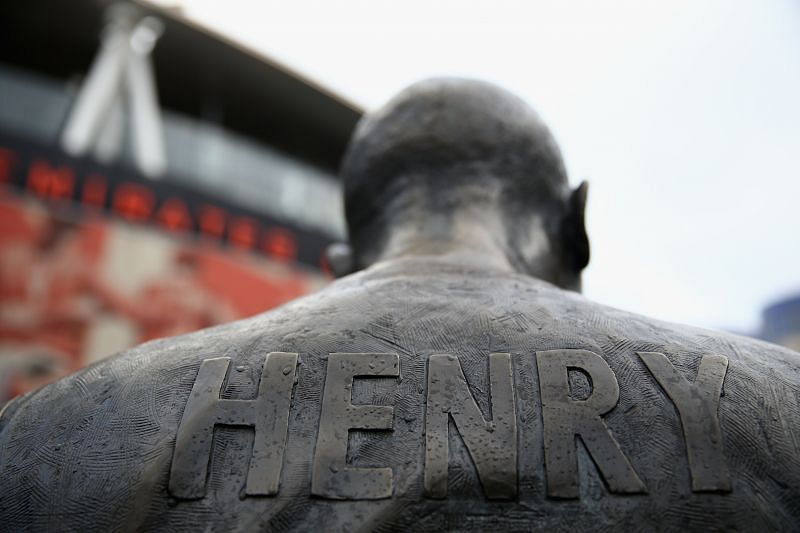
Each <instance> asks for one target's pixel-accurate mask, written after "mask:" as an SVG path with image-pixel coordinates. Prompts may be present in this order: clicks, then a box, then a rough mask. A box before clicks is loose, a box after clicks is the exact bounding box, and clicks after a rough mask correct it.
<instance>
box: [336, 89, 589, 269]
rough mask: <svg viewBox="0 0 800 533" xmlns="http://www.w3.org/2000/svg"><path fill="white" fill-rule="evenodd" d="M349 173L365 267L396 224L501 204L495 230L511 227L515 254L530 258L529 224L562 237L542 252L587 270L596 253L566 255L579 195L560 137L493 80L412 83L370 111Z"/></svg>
mask: <svg viewBox="0 0 800 533" xmlns="http://www.w3.org/2000/svg"><path fill="white" fill-rule="evenodd" d="M341 174H342V178H343V181H344V188H345V208H346V217H347V223H348V228H349V232H350V239H351V244H352V246H353V251H354V252H355V256H356V259H357V263H358V266H361V267H363V266H366V264H368V263H369V262H370V260H369V258H370V257H373V256H375V255H379V254H380V248H381V247H382V246H384V245H385V244H386V242H387V240H388V238H389V236H390V235H391V232H392V231H393V228H395V227H396V226H398V225H400V224H407V223H408V220H409V217H417V218H419V217H420V216H421V214H424V213H437V214H438V215H443V216H444V217H445V218H447V217H449V218H451V219H453V218H456V217H458V216H462V215H463V214H464V213H465V212H469V211H470V210H471V209H480V210H483V212H486V210H493V211H494V212H496V213H497V215H498V220H500V221H501V223H502V224H501V226H502V227H500V228H499V230H496V231H502V232H503V233H504V235H503V238H504V240H505V241H506V245H507V250H506V251H507V253H508V254H509V255H510V256H512V257H510V258H511V259H512V260H513V262H515V263H524V262H525V261H526V259H525V258H524V257H522V256H524V255H525V250H522V249H519V248H520V247H524V246H525V242H524V241H525V240H526V239H525V234H526V233H529V231H528V228H525V227H524V226H525V224H533V225H535V226H537V227H538V228H539V229H540V231H545V232H546V233H548V238H549V239H550V240H551V241H553V242H549V243H547V244H548V245H547V246H544V247H543V246H539V248H546V249H547V255H549V256H550V257H549V258H542V257H538V258H537V259H536V261H539V262H541V261H543V260H545V261H548V262H550V263H565V265H567V266H568V269H570V270H573V271H574V270H576V269H577V271H578V272H579V271H580V269H581V268H583V266H585V262H586V260H588V244H587V245H586V250H585V253H583V255H585V256H586V257H585V258H584V257H575V254H574V253H572V257H566V256H569V255H570V252H569V251H568V250H567V249H566V247H565V246H564V245H565V244H568V243H565V242H561V241H563V240H564V239H563V238H562V237H563V235H558V234H559V233H563V231H562V230H564V229H565V228H564V225H565V224H566V223H568V222H569V220H568V219H569V218H570V215H571V211H574V209H572V206H571V204H572V203H574V200H575V199H574V198H573V197H574V196H575V195H574V194H572V191H571V190H570V188H569V186H568V183H567V176H566V171H565V169H564V164H563V161H562V158H561V153H560V150H559V148H558V145H557V144H556V142H555V140H554V139H553V136H552V135H551V133H550V131H549V129H548V128H547V126H546V125H545V124H544V123H543V122H542V121H541V119H540V118H539V116H538V115H537V114H536V113H535V112H534V111H533V109H531V108H530V107H529V106H528V105H527V104H526V103H525V102H523V101H522V100H521V99H519V98H517V97H516V96H514V95H513V94H511V93H509V92H508V91H505V90H504V89H501V88H499V87H497V86H494V85H491V84H489V83H485V82H480V81H475V80H465V79H451V78H447V79H432V80H427V81H423V82H420V83H417V84H415V85H412V86H411V87H409V88H408V89H406V90H404V91H403V92H401V93H400V94H399V95H397V96H396V97H395V98H394V99H392V100H391V101H390V102H389V103H388V104H386V105H385V106H384V107H383V108H381V109H379V110H378V111H376V112H374V113H371V114H368V115H366V116H365V117H364V118H363V119H362V120H361V122H360V123H359V125H358V127H357V129H356V132H355V134H354V135H353V138H352V140H351V142H350V145H349V147H348V150H347V153H346V155H345V158H344V161H343V165H342V170H341ZM584 193H585V191H583V192H581V194H579V196H584ZM577 200H580V198H578V199H577ZM579 207H580V210H581V213H580V221H572V222H580V225H581V231H580V232H579V233H582V232H583V230H582V224H583V219H582V215H583V213H582V207H583V206H582V205H581V206H579ZM573 214H574V213H573ZM573 218H574V217H573ZM420 230H421V231H424V228H420ZM583 235H584V237H585V233H583ZM536 238H537V239H539V240H541V239H542V238H543V236H542V235H537V236H536ZM528 240H529V239H528ZM528 244H530V243H528ZM540 244H541V243H540ZM552 245H555V246H552ZM574 251H575V250H573V252H574ZM542 252H543V250H541V249H540V250H538V251H537V252H536V253H537V254H538V255H541V253H542ZM578 255H581V254H580V253H579V254H578ZM580 263H583V264H582V265H581V264H580ZM562 266H563V265H559V268H561V267H562ZM516 267H517V268H518V269H525V270H526V271H528V272H529V273H534V274H536V273H535V272H531V271H530V269H529V268H525V267H523V266H522V265H521V264H520V265H516ZM550 270H552V268H550Z"/></svg>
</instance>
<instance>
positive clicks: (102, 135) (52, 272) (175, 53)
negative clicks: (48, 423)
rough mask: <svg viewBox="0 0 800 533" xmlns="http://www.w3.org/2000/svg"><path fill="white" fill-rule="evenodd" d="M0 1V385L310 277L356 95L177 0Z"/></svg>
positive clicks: (208, 319) (223, 314)
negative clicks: (264, 53) (156, 0)
mask: <svg viewBox="0 0 800 533" xmlns="http://www.w3.org/2000/svg"><path fill="white" fill-rule="evenodd" d="M0 20H1V21H0V404H2V402H3V401H4V400H6V399H8V398H10V397H13V396H15V395H16V394H19V393H22V392H25V391H27V390H30V389H31V388H33V387H35V386H38V385H39V384H42V383H44V382H47V381H50V380H52V379H54V378H55V377H58V376H60V375H63V374H65V373H68V372H70V371H72V370H74V369H76V368H78V367H80V366H83V365H85V364H88V363H90V362H92V361H94V360H97V359H99V358H102V357H105V356H107V355H109V354H112V353H115V352H117V351H119V350H123V349H125V348H128V347H130V346H133V345H135V344H138V343H140V342H143V341H146V340H149V339H153V338H157V337H162V336H166V335H174V334H179V333H183V332H187V331H191V330H194V329H198V328H201V327H206V326H210V325H213V324H217V323H221V322H226V321H230V320H233V319H236V318H239V317H244V316H248V315H252V314H255V313H258V312H261V311H263V310H266V309H269V308H271V307H274V306H276V305H279V304H281V303H283V302H285V301H287V300H290V299H292V298H295V297H297V296H300V295H302V294H304V293H306V292H308V291H311V290H313V289H315V288H317V287H319V286H321V285H322V284H324V283H325V281H326V278H327V274H326V273H325V265H324V263H323V253H324V249H325V248H326V246H327V245H328V244H329V243H331V242H333V241H335V240H338V239H341V238H342V237H343V235H344V223H343V217H342V210H341V194H340V186H339V183H338V181H337V179H336V177H335V173H336V168H337V166H338V163H339V159H340V157H341V154H342V152H343V150H344V147H345V144H346V142H347V139H348V137H349V135H350V132H351V130H352V128H353V127H354V125H355V123H356V121H357V120H358V118H359V117H360V115H361V111H360V110H359V109H358V108H357V107H356V106H354V105H352V104H350V103H348V102H346V101H344V100H343V99H341V98H339V97H337V96H335V95H333V94H330V93H329V92H327V91H325V90H324V89H322V88H320V87H318V86H315V85H314V84H313V83H311V82H309V81H308V80H304V79H303V78H302V77H300V76H298V75H296V74H293V73H292V72H291V71H289V70H287V69H286V68H284V67H281V66H279V65H277V64H276V63H274V62H272V61H270V60H269V59H267V58H264V57H260V56H258V55H257V54H254V53H252V52H251V51H248V50H246V49H243V48H241V47H238V46H236V45H234V44H232V43H231V42H229V41H227V40H226V39H225V38H223V37H221V36H218V35H214V34H212V33H210V32H208V31H206V30H204V29H201V28H198V27H195V26H193V25H191V24H189V23H187V22H186V21H184V20H182V19H181V17H180V15H179V14H177V13H170V12H162V11H158V12H154V11H152V10H151V9H150V8H148V7H146V6H143V5H138V4H134V3H130V4H123V5H120V4H114V5H112V3H111V2H108V1H101V0H71V1H69V2H61V1H58V0H50V1H44V0H31V1H26V2H15V3H14V4H13V5H9V6H6V8H5V9H4V14H3V17H2V19H0Z"/></svg>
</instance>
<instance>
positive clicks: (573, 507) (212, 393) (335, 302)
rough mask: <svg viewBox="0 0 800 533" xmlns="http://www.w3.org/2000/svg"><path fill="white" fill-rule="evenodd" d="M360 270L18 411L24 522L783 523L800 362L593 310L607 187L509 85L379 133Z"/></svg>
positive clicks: (386, 119) (439, 98) (421, 98)
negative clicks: (578, 181) (577, 182)
mask: <svg viewBox="0 0 800 533" xmlns="http://www.w3.org/2000/svg"><path fill="white" fill-rule="evenodd" d="M342 178H343V181H344V186H345V195H346V198H345V200H346V216H347V222H348V226H349V231H350V233H349V238H350V242H349V244H348V245H347V246H340V247H339V248H338V249H336V250H334V253H332V254H331V262H332V265H333V266H334V268H335V270H337V271H338V273H339V274H341V275H342V276H343V277H341V279H339V280H338V281H336V282H334V283H332V284H331V285H329V286H328V287H327V288H325V289H324V290H321V291H319V292H318V293H316V294H313V295H311V296H308V297H305V298H302V299H299V300H296V301H294V302H292V303H290V304H288V305H285V306H283V307H281V308H279V309H276V310H274V311H270V312H268V313H265V314H262V315H259V316H256V317H253V318H250V319H247V320H242V321H239V322H235V323H232V324H228V325H225V326H221V327H216V328H212V329H209V330H205V331H200V332H197V333H194V334H190V335H185V336H182V337H176V338H170V339H164V340H158V341H154V342H150V343H147V344H144V345H142V346H139V347H138V348H135V349H132V350H130V351H127V352H125V353H122V354H119V355H116V356H114V357H111V358H109V359H107V360H105V361H103V362H101V363H98V364H95V365H92V366H90V367H88V368H86V369H84V370H82V371H80V372H78V373H76V374H74V375H72V376H70V377H67V378H65V379H63V380H61V381H59V382H57V383H55V384H52V385H49V386H47V387H45V388H43V389H40V390H39V391H37V392H34V393H32V394H29V395H26V396H25V397H22V398H20V399H18V400H16V401H14V402H12V403H11V404H10V405H9V406H8V407H7V408H6V409H5V412H4V413H2V416H0V480H1V481H0V528H2V529H4V530H21V529H31V530H45V529H54V530H70V531H71V530H76V531H77V530H89V529H91V530H98V531H108V530H141V529H145V530H150V529H156V530H158V529H163V530H168V531H184V530H185V531H200V530H202V531H206V530H219V531H230V530H246V531H254V530H265V531H283V530H301V531H307V530H326V531H327V530H330V531H338V530H346V531H350V530H362V529H363V530H373V529H374V530H392V529H399V530H420V531H425V530H435V531H439V530H446V529H454V530H459V531H463V530H480V531H486V530H490V529H491V530H496V531H505V530H523V529H524V530H531V529H533V530H565V529H569V530H597V529H614V530H618V531H628V530H654V529H658V530H661V529H670V530H672V529H675V530H677V529H687V528H689V529H744V530H753V531H758V530H787V529H795V528H797V527H798V524H800V489H799V488H798V487H800V461H798V457H800V356H798V354H797V353H795V352H792V351H789V350H786V349H782V348H779V347H777V346H773V345H770V344H766V343H763V342H759V341H755V340H752V339H747V338H743V337H738V336H735V335H728V334H724V333H718V332H712V331H706V330H700V329H695V328H690V327H685V326H679V325H675V324H668V323H664V322H659V321H656V320H651V319H648V318H645V317H641V316H637V315H633V314H630V313H626V312H624V311H618V310H616V309H611V308H608V307H604V306H602V305H598V304H596V303H593V302H591V301H588V300H586V299H585V298H583V297H581V296H580V295H579V294H578V293H577V291H579V290H580V276H581V271H582V269H583V268H584V267H585V266H586V264H587V262H588V260H589V244H588V239H587V237H586V232H585V230H584V216H583V213H584V205H585V203H586V187H585V185H581V186H580V187H578V188H577V189H575V190H571V189H570V187H569V186H568V184H567V178H566V173H565V170H564V165H563V163H562V160H561V156H560V154H559V150H558V147H557V146H556V143H555V142H554V140H553V138H552V136H551V135H550V133H549V132H548V130H547V128H546V127H545V125H544V124H543V123H542V122H541V120H540V119H539V118H538V117H537V115H536V114H535V113H534V112H533V111H532V110H531V109H530V108H529V107H528V106H527V105H525V104H524V103H523V102H522V101H520V100H519V99H518V98H516V97H514V96H512V95H510V94H508V93H507V92H505V91H503V90H501V89H498V88H497V87H494V86H492V85H489V84H486V83H481V82H475V81H466V80H456V79H442V80H432V81H427V82H423V83H420V84H417V85H414V86H412V87H411V88H409V89H407V90H406V91H404V92H403V93H401V94H400V95H399V96H398V97H396V98H395V99H394V100H393V101H391V102H390V103H389V104H388V105H387V106H385V107H384V108H383V109H381V110H379V111H377V112H375V113H372V114H370V115H367V116H366V117H365V118H364V119H363V120H362V122H361V123H360V125H359V127H358V129H357V131H356V133H355V135H354V137H353V140H352V142H351V145H350V147H349V150H348V152H347V154H346V157H345V160H344V164H343V168H342Z"/></svg>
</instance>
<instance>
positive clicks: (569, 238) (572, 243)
mask: <svg viewBox="0 0 800 533" xmlns="http://www.w3.org/2000/svg"><path fill="white" fill-rule="evenodd" d="M588 193H589V184H588V183H587V182H585V181H583V182H581V184H580V185H578V188H577V189H575V190H574V191H572V194H571V195H570V197H569V203H568V205H567V214H566V217H565V218H564V225H563V237H564V245H565V250H566V259H567V262H568V264H569V266H570V267H572V268H574V269H575V270H576V271H578V272H580V271H581V270H583V269H584V268H586V265H588V264H589V236H588V235H586V216H585V213H586V197H587V195H588Z"/></svg>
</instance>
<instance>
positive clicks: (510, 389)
mask: <svg viewBox="0 0 800 533" xmlns="http://www.w3.org/2000/svg"><path fill="white" fill-rule="evenodd" d="M489 379H490V383H491V395H492V396H491V398H492V402H491V405H492V420H491V421H490V422H487V421H486V419H484V418H483V415H482V414H481V411H480V409H478V405H477V404H476V403H475V399H474V398H473V396H472V393H471V392H470V390H469V385H468V384H467V378H466V377H465V376H464V371H463V370H462V368H461V363H459V361H458V359H457V358H456V357H455V356H452V355H441V354H440V355H432V356H431V357H430V359H429V360H428V399H427V406H426V409H425V494H426V495H427V496H429V497H431V498H444V497H446V496H447V465H448V460H449V441H448V438H449V431H448V422H449V420H448V418H452V419H453V422H454V423H455V426H456V428H457V429H458V432H459V434H460V435H461V438H462V439H463V441H464V444H465V445H466V447H467V450H468V451H469V455H470V457H472V461H473V462H474V463H475V468H476V470H477V471H478V477H479V478H480V480H481V483H482V485H483V491H484V493H485V494H486V497H487V498H491V499H512V498H514V497H515V496H516V494H517V415H516V412H515V409H514V381H513V378H512V373H511V356H510V355H509V354H507V353H493V354H491V355H490V356H489Z"/></svg>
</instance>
